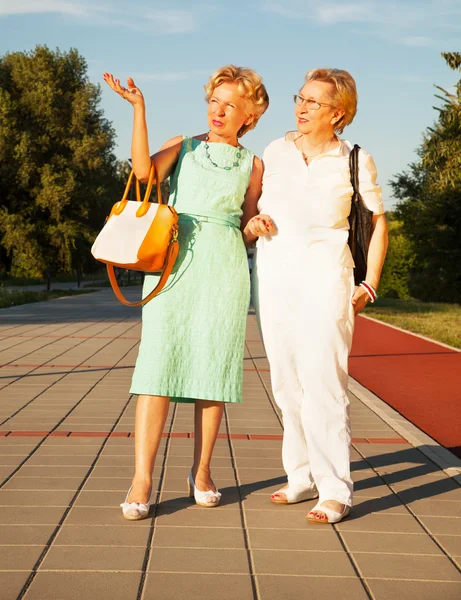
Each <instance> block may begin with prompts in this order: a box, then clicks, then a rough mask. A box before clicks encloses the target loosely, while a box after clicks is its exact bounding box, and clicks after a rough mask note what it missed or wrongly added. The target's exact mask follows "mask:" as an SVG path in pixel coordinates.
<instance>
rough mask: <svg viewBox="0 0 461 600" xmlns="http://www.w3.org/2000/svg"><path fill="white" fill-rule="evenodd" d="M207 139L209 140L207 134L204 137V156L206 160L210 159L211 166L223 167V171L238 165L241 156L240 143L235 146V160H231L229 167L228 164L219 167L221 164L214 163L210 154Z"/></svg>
mask: <svg viewBox="0 0 461 600" xmlns="http://www.w3.org/2000/svg"><path fill="white" fill-rule="evenodd" d="M208 140H209V137H208V134H207V135H206V138H205V154H206V157H207V158H208V160H209V161H210V163H211V164H212V165H213V167H217V168H218V169H224V170H225V171H230V170H231V169H233V168H234V167H238V166H239V165H240V159H241V158H242V153H241V152H240V151H241V150H242V146H241V145H240V144H239V145H238V146H237V154H236V155H235V157H236V159H237V160H236V161H234V162H233V164H232V166H231V167H229V166H225V167H221V165H218V164H216V163H215V162H214V160H212V158H211V156H210V146H209V145H208Z"/></svg>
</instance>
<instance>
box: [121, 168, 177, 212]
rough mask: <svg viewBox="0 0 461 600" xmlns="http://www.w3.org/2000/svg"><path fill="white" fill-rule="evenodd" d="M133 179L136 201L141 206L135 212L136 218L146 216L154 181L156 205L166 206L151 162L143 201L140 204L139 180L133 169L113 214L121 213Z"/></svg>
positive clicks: (155, 170)
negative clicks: (155, 185) (155, 184)
mask: <svg viewBox="0 0 461 600" xmlns="http://www.w3.org/2000/svg"><path fill="white" fill-rule="evenodd" d="M133 177H134V178H135V179H136V201H137V202H139V203H140V204H141V206H140V207H139V208H138V210H137V212H136V216H137V217H142V216H144V215H145V214H146V212H147V211H148V210H149V199H150V195H151V193H152V187H153V185H154V181H156V182H157V203H158V204H167V203H166V202H163V198H162V190H161V187H160V182H159V178H158V174H157V169H156V167H155V164H154V162H153V161H152V160H151V163H150V171H149V179H148V180H147V188H146V193H145V194H144V199H143V200H142V202H141V187H140V184H139V179H137V178H136V175H135V174H134V171H133V169H131V173H130V176H129V177H128V181H127V184H126V187H125V191H124V192H123V196H122V199H121V200H120V202H119V203H118V206H117V208H115V209H114V211H113V214H115V215H120V214H121V213H122V212H123V210H124V208H125V206H126V204H127V202H128V194H129V192H130V189H131V184H132V182H133Z"/></svg>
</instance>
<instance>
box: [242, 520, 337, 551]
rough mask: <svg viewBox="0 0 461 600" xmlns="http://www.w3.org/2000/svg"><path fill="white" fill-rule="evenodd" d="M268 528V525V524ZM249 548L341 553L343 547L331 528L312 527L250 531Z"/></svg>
mask: <svg viewBox="0 0 461 600" xmlns="http://www.w3.org/2000/svg"><path fill="white" fill-rule="evenodd" d="M268 527H269V523H268ZM249 539H250V548H252V549H253V550H257V549H260V550H267V549H271V550H277V549H280V550H314V551H315V550H317V551H319V552H320V551H333V550H336V551H342V550H343V547H342V545H341V542H340V541H339V538H338V536H337V534H336V532H334V531H333V529H332V528H328V527H324V528H317V529H314V528H313V527H309V528H307V527H306V528H305V529H303V530H299V529H298V530H296V529H294V530H293V529H292V530H288V531H284V530H280V529H276V530H274V529H250V530H249Z"/></svg>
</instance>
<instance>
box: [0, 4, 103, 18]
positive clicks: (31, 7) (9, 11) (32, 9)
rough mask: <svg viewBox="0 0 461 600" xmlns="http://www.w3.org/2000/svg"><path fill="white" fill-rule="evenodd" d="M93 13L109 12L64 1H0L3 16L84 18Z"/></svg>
mask: <svg viewBox="0 0 461 600" xmlns="http://www.w3.org/2000/svg"><path fill="white" fill-rule="evenodd" d="M94 12H110V9H107V8H104V7H96V6H92V5H88V4H83V3H81V2H66V1H65V0H35V1H34V0H16V1H15V2H11V0H0V15H3V16H8V15H25V14H40V13H56V14H64V15H73V16H76V17H86V16H90V15H91V14H93V13H94Z"/></svg>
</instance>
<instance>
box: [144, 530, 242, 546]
mask: <svg viewBox="0 0 461 600" xmlns="http://www.w3.org/2000/svg"><path fill="white" fill-rule="evenodd" d="M152 543H153V546H155V547H158V546H170V547H175V548H240V549H244V548H245V538H244V536H243V530H242V529H237V528H235V529H231V528H219V527H213V528H207V527H194V528H189V527H187V528H185V527H184V528H183V527H158V528H156V530H155V534H154V539H153V542H152Z"/></svg>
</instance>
